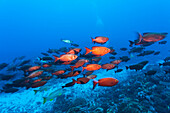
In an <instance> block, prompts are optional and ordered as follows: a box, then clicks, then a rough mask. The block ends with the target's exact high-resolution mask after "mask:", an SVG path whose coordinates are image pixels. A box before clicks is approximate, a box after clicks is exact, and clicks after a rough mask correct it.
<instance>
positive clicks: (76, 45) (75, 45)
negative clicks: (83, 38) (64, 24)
mask: <svg viewBox="0 0 170 113" xmlns="http://www.w3.org/2000/svg"><path fill="white" fill-rule="evenodd" d="M71 45H72V46H74V47H79V45H78V44H73V43H72V44H71Z"/></svg>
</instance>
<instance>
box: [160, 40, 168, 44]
mask: <svg viewBox="0 0 170 113" xmlns="http://www.w3.org/2000/svg"><path fill="white" fill-rule="evenodd" d="M166 43H167V41H161V42H159V44H166Z"/></svg>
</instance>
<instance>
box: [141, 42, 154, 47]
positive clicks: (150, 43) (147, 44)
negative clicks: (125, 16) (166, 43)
mask: <svg viewBox="0 0 170 113" xmlns="http://www.w3.org/2000/svg"><path fill="white" fill-rule="evenodd" d="M152 44H154V42H145V43H143V44H142V47H146V46H150V45H152Z"/></svg>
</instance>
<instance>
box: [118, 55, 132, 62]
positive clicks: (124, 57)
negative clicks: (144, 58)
mask: <svg viewBox="0 0 170 113" xmlns="http://www.w3.org/2000/svg"><path fill="white" fill-rule="evenodd" d="M120 59H121V60H122V62H127V61H128V60H130V58H129V57H128V56H122V57H120Z"/></svg>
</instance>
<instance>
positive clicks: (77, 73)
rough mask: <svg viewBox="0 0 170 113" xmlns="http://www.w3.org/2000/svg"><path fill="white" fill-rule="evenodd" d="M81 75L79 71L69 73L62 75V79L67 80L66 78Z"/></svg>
mask: <svg viewBox="0 0 170 113" xmlns="http://www.w3.org/2000/svg"><path fill="white" fill-rule="evenodd" d="M80 73H81V71H71V72H70V73H68V74H67V75H63V76H64V78H67V77H73V76H77V75H79V74H80Z"/></svg>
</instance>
